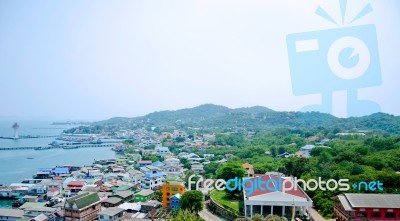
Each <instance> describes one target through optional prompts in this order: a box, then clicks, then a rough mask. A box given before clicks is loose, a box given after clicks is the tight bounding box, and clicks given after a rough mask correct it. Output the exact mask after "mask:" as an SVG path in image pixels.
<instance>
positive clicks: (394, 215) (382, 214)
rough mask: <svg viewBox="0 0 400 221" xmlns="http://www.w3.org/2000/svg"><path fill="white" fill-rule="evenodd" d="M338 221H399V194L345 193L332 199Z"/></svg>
mask: <svg viewBox="0 0 400 221" xmlns="http://www.w3.org/2000/svg"><path fill="white" fill-rule="evenodd" d="M333 214H334V216H335V218H336V220H338V221H357V220H360V221H361V220H374V221H384V220H400V194H372V193H345V194H342V195H338V196H336V197H335V198H334V211H333Z"/></svg>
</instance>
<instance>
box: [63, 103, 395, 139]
mask: <svg viewBox="0 0 400 221" xmlns="http://www.w3.org/2000/svg"><path fill="white" fill-rule="evenodd" d="M150 127H156V130H159V128H163V130H172V129H173V128H180V129H187V128H202V130H204V131H219V132H223V131H238V130H246V131H260V130H271V129H277V128H292V129H302V130H306V129H307V130H316V129H318V127H324V128H327V129H330V130H331V131H333V129H335V128H340V130H352V129H354V128H358V129H362V130H376V131H382V132H384V133H389V134H397V133H399V132H400V117H396V116H393V115H389V114H384V113H376V114H372V115H370V116H365V117H352V118H346V119H345V118H337V117H334V116H332V115H329V114H323V113H317V112H308V113H302V112H278V111H273V110H271V109H268V108H265V107H260V106H256V107H249V108H237V109H229V108H227V107H224V106H218V105H212V104H205V105H200V106H198V107H194V108H188V109H182V110H177V111H160V112H154V113H151V114H147V115H145V116H142V117H134V118H121V117H118V118H112V119H109V120H105V121H100V122H97V123H94V124H92V125H90V126H82V127H78V128H73V129H69V130H66V131H65V132H66V133H112V132H115V131H118V130H120V129H136V128H150ZM338 132H339V131H338Z"/></svg>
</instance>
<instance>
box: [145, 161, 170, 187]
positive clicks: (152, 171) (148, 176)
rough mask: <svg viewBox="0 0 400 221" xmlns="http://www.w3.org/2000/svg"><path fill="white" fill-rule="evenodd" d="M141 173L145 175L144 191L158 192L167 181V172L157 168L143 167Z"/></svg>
mask: <svg viewBox="0 0 400 221" xmlns="http://www.w3.org/2000/svg"><path fill="white" fill-rule="evenodd" d="M140 171H141V172H143V173H144V179H143V180H142V184H141V185H142V188H143V189H151V190H156V189H158V188H160V187H161V186H162V184H163V181H164V179H165V172H164V171H162V169H161V168H158V167H155V166H146V167H141V168H140Z"/></svg>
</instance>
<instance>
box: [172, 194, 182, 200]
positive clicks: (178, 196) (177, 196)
mask: <svg viewBox="0 0 400 221" xmlns="http://www.w3.org/2000/svg"><path fill="white" fill-rule="evenodd" d="M181 196H182V195H181V194H180V193H177V194H174V195H172V196H171V197H170V199H174V198H175V199H181Z"/></svg>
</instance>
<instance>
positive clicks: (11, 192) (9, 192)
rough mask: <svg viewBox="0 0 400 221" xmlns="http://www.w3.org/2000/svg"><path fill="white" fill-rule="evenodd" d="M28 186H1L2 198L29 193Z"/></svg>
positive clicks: (0, 194) (0, 195)
mask: <svg viewBox="0 0 400 221" xmlns="http://www.w3.org/2000/svg"><path fill="white" fill-rule="evenodd" d="M28 192H29V187H26V186H0V198H14V197H20V196H24V195H26V194H28Z"/></svg>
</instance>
